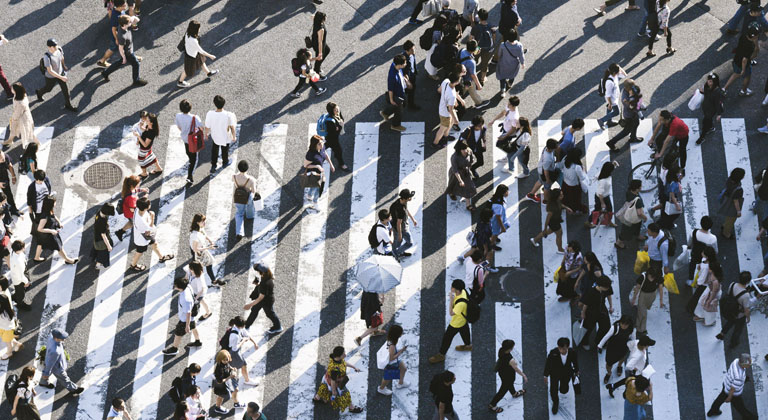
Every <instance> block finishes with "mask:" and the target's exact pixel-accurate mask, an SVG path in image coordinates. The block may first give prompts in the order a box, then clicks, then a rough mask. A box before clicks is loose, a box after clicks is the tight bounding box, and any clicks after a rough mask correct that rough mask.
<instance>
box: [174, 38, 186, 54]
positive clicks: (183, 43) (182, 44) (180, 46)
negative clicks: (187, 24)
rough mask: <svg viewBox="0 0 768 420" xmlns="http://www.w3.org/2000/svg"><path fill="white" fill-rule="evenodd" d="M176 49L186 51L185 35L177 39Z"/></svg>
mask: <svg viewBox="0 0 768 420" xmlns="http://www.w3.org/2000/svg"><path fill="white" fill-rule="evenodd" d="M176 49H177V50H179V52H182V53H185V52H187V42H186V35H184V36H182V37H181V41H179V45H177V46H176Z"/></svg>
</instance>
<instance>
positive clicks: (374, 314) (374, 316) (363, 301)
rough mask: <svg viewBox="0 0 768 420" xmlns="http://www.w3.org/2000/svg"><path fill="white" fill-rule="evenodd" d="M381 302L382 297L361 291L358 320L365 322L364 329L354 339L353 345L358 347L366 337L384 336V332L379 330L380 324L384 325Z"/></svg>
mask: <svg viewBox="0 0 768 420" xmlns="http://www.w3.org/2000/svg"><path fill="white" fill-rule="evenodd" d="M383 300H384V296H383V295H379V294H378V293H374V292H366V291H365V290H363V294H362V295H361V297H360V319H362V320H363V321H365V328H366V329H365V331H363V333H362V334H361V335H359V336H357V337H355V344H357V345H358V346H361V345H362V344H363V338H365V337H367V336H368V335H371V334H373V335H375V336H379V335H384V334H386V331H384V329H382V328H381V326H382V324H384V315H383V314H382V313H381V305H382V304H383Z"/></svg>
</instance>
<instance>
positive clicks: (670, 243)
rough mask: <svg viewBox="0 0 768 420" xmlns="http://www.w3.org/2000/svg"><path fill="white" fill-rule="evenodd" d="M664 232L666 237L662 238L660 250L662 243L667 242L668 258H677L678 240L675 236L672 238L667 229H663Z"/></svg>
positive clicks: (659, 244)
mask: <svg viewBox="0 0 768 420" xmlns="http://www.w3.org/2000/svg"><path fill="white" fill-rule="evenodd" d="M661 231H662V232H664V237H663V238H661V240H660V241H659V243H658V247H659V250H661V243H662V242H664V241H667V256H668V257H674V256H675V250H676V249H677V240H676V239H675V237H674V236H672V233H671V232H670V231H668V230H666V229H662V230H661Z"/></svg>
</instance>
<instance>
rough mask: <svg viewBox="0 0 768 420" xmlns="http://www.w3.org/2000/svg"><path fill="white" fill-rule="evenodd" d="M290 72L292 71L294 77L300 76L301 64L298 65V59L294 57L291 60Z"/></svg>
mask: <svg viewBox="0 0 768 420" xmlns="http://www.w3.org/2000/svg"><path fill="white" fill-rule="evenodd" d="M291 70H293V75H294V76H296V77H299V76H301V64H300V63H299V59H298V58H296V57H294V58H292V59H291Z"/></svg>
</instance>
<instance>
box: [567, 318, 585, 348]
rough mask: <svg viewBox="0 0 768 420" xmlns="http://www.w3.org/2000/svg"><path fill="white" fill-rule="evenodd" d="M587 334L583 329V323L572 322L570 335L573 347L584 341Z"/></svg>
mask: <svg viewBox="0 0 768 420" xmlns="http://www.w3.org/2000/svg"><path fill="white" fill-rule="evenodd" d="M586 333H587V329H586V328H584V321H581V320H579V321H574V323H573V328H572V329H571V335H572V336H573V337H572V338H573V346H574V347H576V346H578V345H579V344H580V343H581V340H582V339H584V335H585V334H586Z"/></svg>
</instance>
